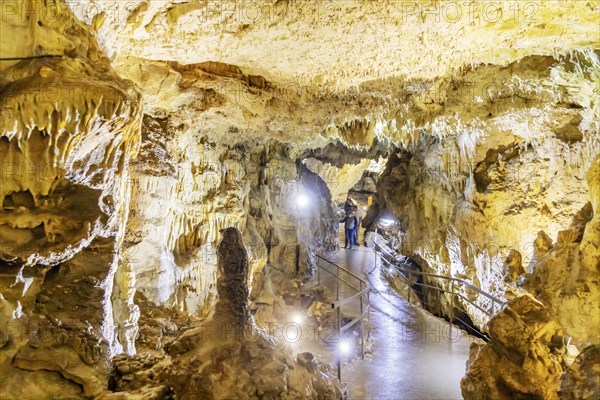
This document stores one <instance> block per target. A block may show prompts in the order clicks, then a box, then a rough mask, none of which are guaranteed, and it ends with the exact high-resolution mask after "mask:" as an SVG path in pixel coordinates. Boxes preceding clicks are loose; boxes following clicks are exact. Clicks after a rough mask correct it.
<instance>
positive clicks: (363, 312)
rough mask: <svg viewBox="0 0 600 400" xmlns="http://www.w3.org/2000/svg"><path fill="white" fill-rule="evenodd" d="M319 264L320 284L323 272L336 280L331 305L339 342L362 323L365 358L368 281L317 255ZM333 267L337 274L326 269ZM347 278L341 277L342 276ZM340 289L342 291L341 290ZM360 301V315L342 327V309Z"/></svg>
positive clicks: (340, 365) (361, 335)
mask: <svg viewBox="0 0 600 400" xmlns="http://www.w3.org/2000/svg"><path fill="white" fill-rule="evenodd" d="M317 258H318V263H317V281H318V284H319V285H321V271H325V272H327V273H329V274H331V275H332V276H333V277H334V278H335V282H336V285H335V286H336V288H335V293H336V294H335V301H333V302H331V303H330V310H335V312H336V319H337V321H336V331H337V338H338V341H340V342H341V338H342V334H343V333H344V332H346V331H347V330H348V329H350V328H352V327H353V326H354V325H356V324H358V323H360V354H361V358H362V359H364V358H365V317H366V319H369V318H368V317H369V312H370V301H369V290H370V288H369V284H368V283H367V281H366V280H365V279H363V278H361V277H360V276H358V275H356V274H355V273H353V272H352V271H349V270H348V269H346V268H344V267H342V266H340V265H338V264H336V263H334V262H333V261H331V260H328V259H327V258H325V257H323V256H321V255H317ZM325 265H327V266H332V267H334V268H335V272H334V271H331V270H329V269H328V268H326V267H325ZM344 274H345V275H347V276H341V275H344ZM350 280H354V282H349V281H350ZM344 285H346V286H347V287H349V288H350V289H351V290H352V291H353V292H355V293H352V294H351V295H350V296H346V297H344V296H343V293H342V292H344V290H343V288H344ZM340 288H341V289H342V290H340ZM356 300H358V301H359V307H360V309H359V315H358V316H357V317H356V318H354V319H352V320H351V321H349V322H347V323H345V324H344V325H343V326H342V307H343V306H344V305H348V304H350V303H352V302H354V301H356ZM341 359H342V357H341V355H338V357H337V373H338V379H339V380H340V381H341V380H342V363H341Z"/></svg>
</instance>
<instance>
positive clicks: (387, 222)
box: [379, 218, 396, 228]
mask: <svg viewBox="0 0 600 400" xmlns="http://www.w3.org/2000/svg"><path fill="white" fill-rule="evenodd" d="M379 224H380V225H381V226H383V227H384V228H387V227H390V226H393V225H395V224H396V221H395V220H393V219H392V218H381V219H380V220H379Z"/></svg>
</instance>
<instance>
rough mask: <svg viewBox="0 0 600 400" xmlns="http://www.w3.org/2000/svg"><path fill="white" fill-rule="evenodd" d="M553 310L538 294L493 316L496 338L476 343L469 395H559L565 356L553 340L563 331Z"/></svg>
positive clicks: (466, 386)
mask: <svg viewBox="0 0 600 400" xmlns="http://www.w3.org/2000/svg"><path fill="white" fill-rule="evenodd" d="M562 333H563V332H562V327H561V326H560V323H559V322H558V320H557V319H556V316H555V315H553V313H552V311H551V310H549V309H548V308H546V307H544V305H543V304H542V303H540V302H538V301H536V300H535V299H534V298H533V297H530V296H527V295H526V296H522V297H518V298H516V299H514V300H512V301H511V302H510V303H509V304H508V305H507V306H506V307H505V308H504V309H503V310H502V311H501V312H500V313H499V314H497V315H496V316H495V317H494V318H492V319H491V320H490V323H489V334H490V341H489V343H486V344H485V345H480V344H477V343H473V344H471V356H470V358H469V362H468V364H467V374H466V375H465V377H464V378H463V379H462V381H461V388H462V393H463V396H464V397H465V399H467V400H470V399H480V400H481V399H496V400H501V399H506V400H508V399H558V398H559V396H558V391H559V388H560V376H561V374H562V372H563V369H564V367H563V365H562V359H561V357H560V356H559V355H558V354H557V353H556V352H555V351H554V350H553V348H552V345H551V341H552V337H553V336H555V335H562Z"/></svg>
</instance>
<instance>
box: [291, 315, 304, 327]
mask: <svg viewBox="0 0 600 400" xmlns="http://www.w3.org/2000/svg"><path fill="white" fill-rule="evenodd" d="M303 319H304V318H302V314H299V313H297V314H294V315H292V322H293V323H295V324H297V325H300V324H301V323H302V320H303Z"/></svg>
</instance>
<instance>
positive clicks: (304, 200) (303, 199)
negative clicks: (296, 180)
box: [296, 193, 310, 208]
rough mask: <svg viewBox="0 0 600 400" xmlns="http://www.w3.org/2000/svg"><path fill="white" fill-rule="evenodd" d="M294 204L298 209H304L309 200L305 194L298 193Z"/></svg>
mask: <svg viewBox="0 0 600 400" xmlns="http://www.w3.org/2000/svg"><path fill="white" fill-rule="evenodd" d="M296 202H297V203H298V206H299V207H300V208H305V207H306V206H308V204H309V203H310V199H309V198H308V196H307V195H306V194H304V193H300V194H298V197H296Z"/></svg>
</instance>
